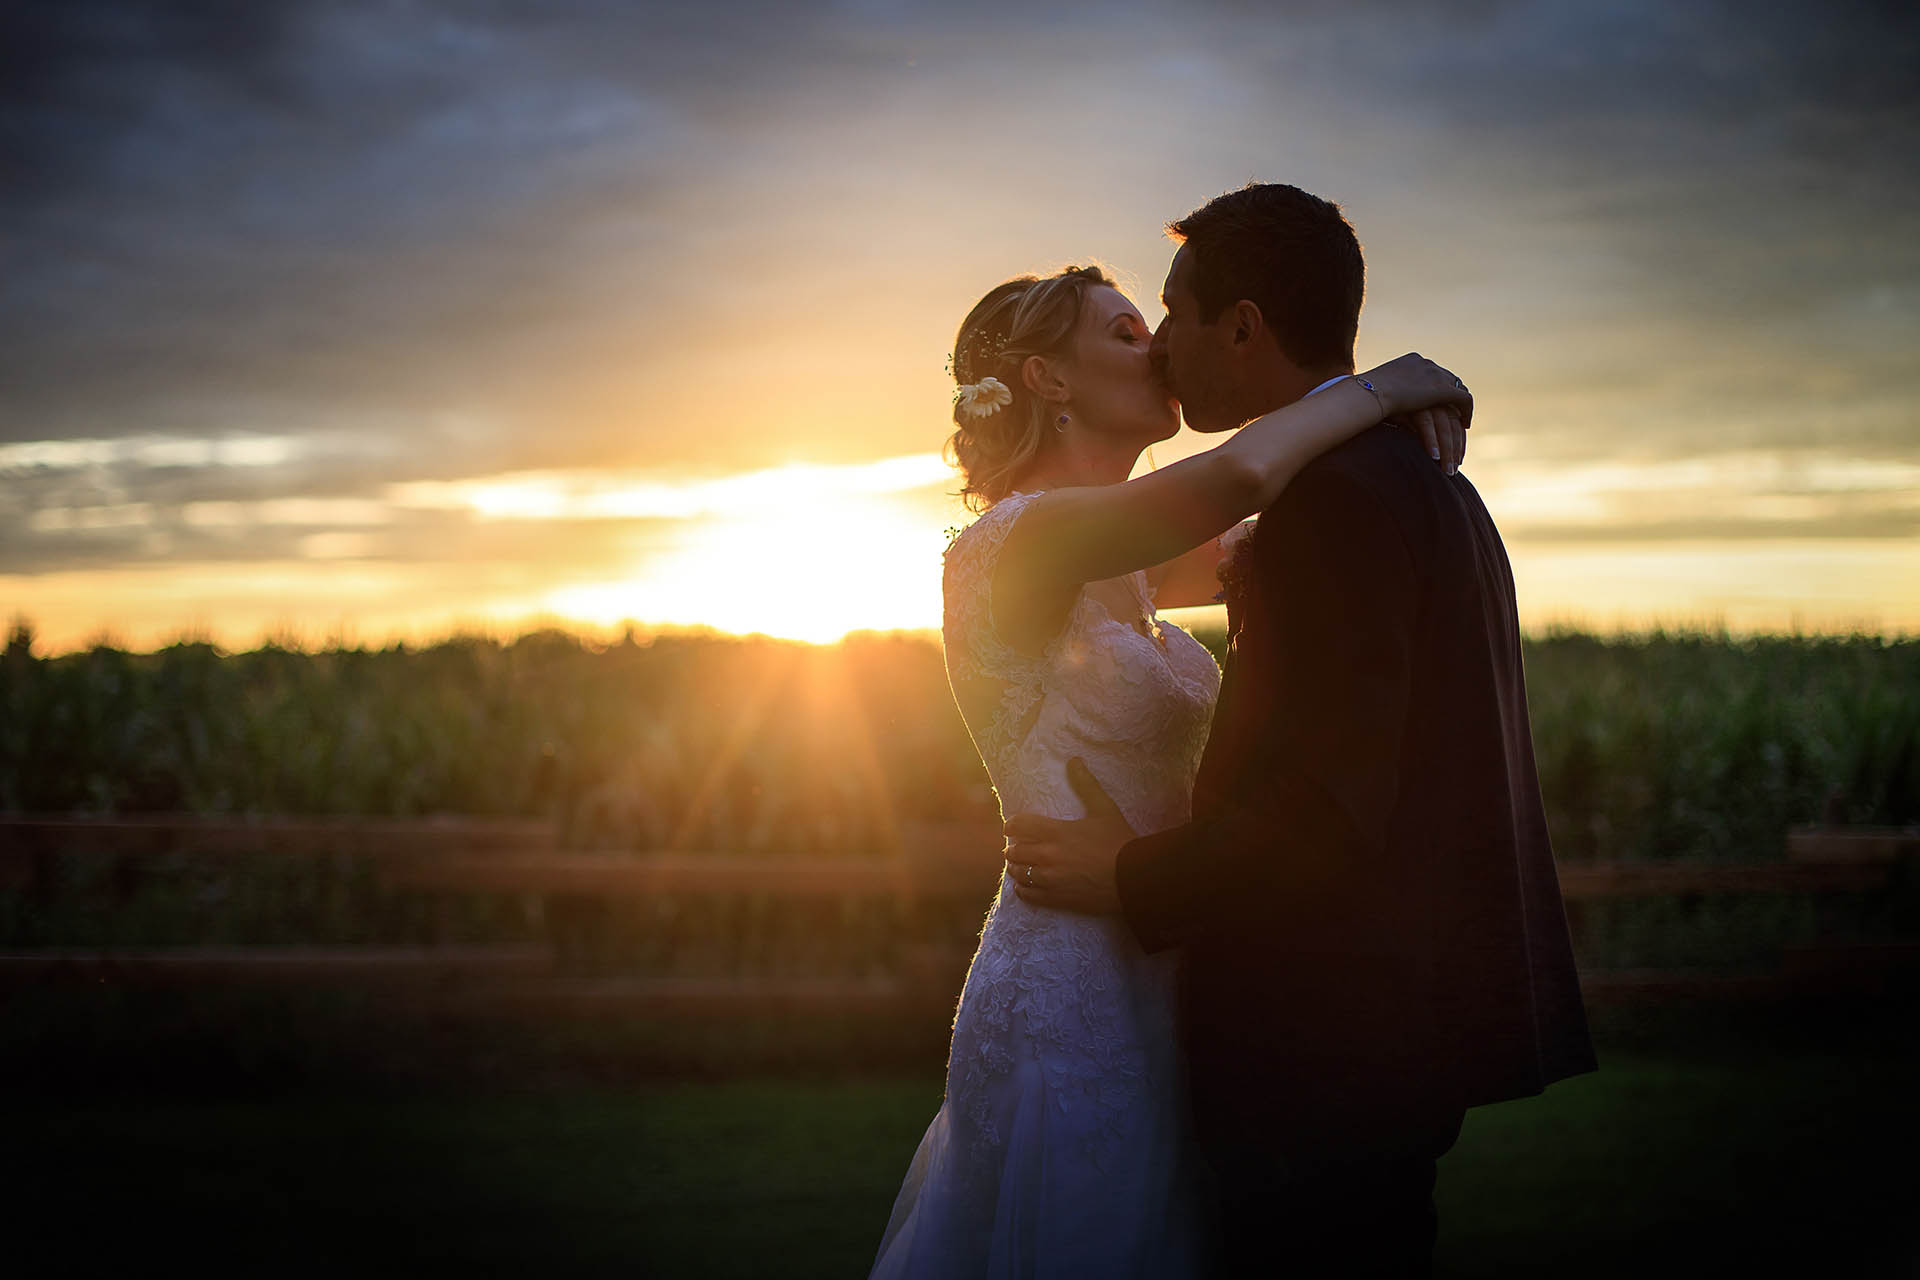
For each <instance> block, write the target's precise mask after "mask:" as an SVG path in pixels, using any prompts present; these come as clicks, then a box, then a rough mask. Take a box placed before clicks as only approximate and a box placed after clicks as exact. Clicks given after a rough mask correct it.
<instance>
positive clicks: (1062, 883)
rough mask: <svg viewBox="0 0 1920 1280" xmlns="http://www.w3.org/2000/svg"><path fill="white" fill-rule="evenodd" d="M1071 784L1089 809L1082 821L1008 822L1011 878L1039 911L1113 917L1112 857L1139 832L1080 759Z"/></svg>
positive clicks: (1023, 816)
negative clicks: (1043, 908)
mask: <svg viewBox="0 0 1920 1280" xmlns="http://www.w3.org/2000/svg"><path fill="white" fill-rule="evenodd" d="M1067 781H1068V782H1070V783H1072V784H1073V789H1074V791H1075V792H1077V793H1078V794H1079V796H1080V800H1081V802H1082V803H1083V804H1084V805H1085V806H1086V810H1087V816H1086V817H1084V818H1079V819H1064V818H1049V817H1045V816H1042V815H1041V814H1037V813H1016V814H1014V815H1013V816H1012V817H1011V818H1008V819H1007V821H1006V837H1007V873H1008V874H1009V875H1010V876H1012V877H1013V880H1014V883H1015V884H1016V885H1018V886H1019V892H1020V898H1021V900H1022V901H1024V902H1028V903H1031V904H1032V905H1034V906H1037V907H1052V908H1055V909H1057V910H1061V911H1078V912H1082V913H1084V914H1088V915H1115V914H1118V913H1119V910H1120V896H1119V893H1118V891H1117V890H1116V888H1115V887H1114V877H1113V864H1114V857H1115V855H1117V854H1118V853H1119V852H1120V847H1121V846H1122V845H1124V844H1126V842H1127V841H1129V840H1131V839H1133V838H1134V836H1135V835H1137V834H1138V832H1136V831H1134V829H1133V828H1132V827H1131V826H1130V825H1128V823H1127V819H1126V815H1124V814H1123V813H1121V812H1120V806H1119V805H1117V804H1115V803H1114V802H1113V799H1112V797H1111V796H1109V795H1108V794H1107V793H1106V790H1105V789H1104V788H1103V787H1101V785H1100V780H1099V779H1098V778H1096V777H1094V776H1093V771H1092V770H1091V769H1089V768H1088V767H1087V765H1086V762H1085V761H1083V760H1081V759H1080V758H1079V757H1078V756H1076V757H1074V758H1073V759H1072V760H1069V761H1068V762H1067Z"/></svg>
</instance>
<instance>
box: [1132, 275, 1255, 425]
mask: <svg viewBox="0 0 1920 1280" xmlns="http://www.w3.org/2000/svg"><path fill="white" fill-rule="evenodd" d="M1160 301H1161V304H1162V305H1163V306H1165V307H1166V309H1167V318H1166V319H1165V320H1162V321H1161V322H1160V327H1159V328H1158V329H1155V330H1154V331H1153V346H1152V349H1151V351H1152V356H1153V362H1154V367H1155V368H1156V369H1157V370H1158V371H1159V374H1160V377H1161V380H1162V381H1164V382H1165V383H1166V384H1167V386H1168V388H1169V389H1171V390H1172V392H1173V394H1174V397H1175V398H1176V399H1178V400H1179V401H1180V412H1181V415H1182V416H1183V417H1185V418H1186V420H1187V425H1188V426H1189V427H1192V428H1193V429H1194V430H1195V431H1231V430H1232V429H1233V428H1235V427H1238V426H1240V425H1242V424H1243V423H1245V422H1246V421H1247V418H1248V417H1249V416H1250V415H1246V414H1242V413H1240V412H1239V410H1238V409H1237V408H1236V406H1237V405H1238V404H1239V403H1240V401H1241V399H1242V398H1243V397H1241V396H1239V395H1238V394H1236V382H1235V374H1236V371H1237V367H1238V365H1237V362H1236V361H1234V360H1233V359H1232V358H1231V357H1232V355H1233V326H1234V320H1233V308H1232V307H1223V308H1221V310H1220V314H1219V315H1217V316H1215V317H1214V319H1213V323H1211V324H1208V323H1204V322H1202V321H1201V319H1200V300H1199V299H1198V298H1197V297H1195V296H1194V291H1193V254H1192V252H1191V251H1190V250H1189V249H1188V248H1187V247H1186V246H1185V245H1182V246H1181V247H1180V251H1179V252H1178V253H1176V254H1174V255H1173V265H1172V266H1171V267H1170V268H1168V270H1167V282H1166V284H1165V285H1163V286H1162V287H1161V290H1160Z"/></svg>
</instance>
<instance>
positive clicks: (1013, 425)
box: [947, 266, 1113, 511]
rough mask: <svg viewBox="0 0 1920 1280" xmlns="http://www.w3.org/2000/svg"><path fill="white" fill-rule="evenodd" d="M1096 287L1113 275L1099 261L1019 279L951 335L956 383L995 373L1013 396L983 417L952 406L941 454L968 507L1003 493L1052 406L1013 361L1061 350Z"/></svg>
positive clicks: (1048, 426) (1032, 449) (980, 507)
mask: <svg viewBox="0 0 1920 1280" xmlns="http://www.w3.org/2000/svg"><path fill="white" fill-rule="evenodd" d="M1099 285H1107V286H1109V287H1111V286H1112V285H1113V280H1112V279H1111V278H1110V277H1109V276H1108V275H1107V273H1106V272H1105V271H1104V270H1103V269H1101V268H1100V267H1098V266H1086V267H1067V268H1064V269H1063V270H1061V271H1060V272H1059V273H1058V274H1056V275H1051V276H1046V277H1041V276H1020V277H1019V278H1017V279H1014V280H1009V281H1007V282H1006V283H1005V284H1001V285H995V286H994V287H993V288H992V289H990V290H988V291H987V296H986V297H984V298H982V299H980V301H979V302H976V303H975V304H974V306H973V310H971V311H969V312H967V318H966V319H965V320H962V321H961V322H960V332H959V333H958V334H956V335H955V336H954V340H953V378H954V382H955V384H956V385H957V386H961V387H965V386H971V385H974V384H976V383H978V382H979V381H980V380H981V379H982V378H997V379H998V380H999V381H1000V382H1001V383H1002V384H1003V385H1004V386H1006V388H1007V389H1008V390H1009V391H1010V392H1011V393H1012V395H1013V400H1012V402H1011V403H1009V404H1006V405H1002V406H1001V407H1000V408H999V409H997V410H995V411H994V412H992V413H989V414H987V415H986V416H984V417H976V416H974V415H973V414H970V413H969V412H968V411H967V409H966V405H965V402H964V400H956V401H955V403H954V406H953V421H954V425H955V427H957V428H958V429H957V430H956V431H955V432H954V433H953V435H952V437H951V438H950V439H949V440H948V441H947V452H948V454H949V455H950V457H951V459H952V461H953V463H954V465H956V466H958V467H959V468H960V474H961V477H962V480H963V483H962V485H961V489H960V496H961V498H962V500H963V501H965V503H966V504H967V507H968V509H969V510H973V511H984V510H986V509H987V508H988V507H990V506H992V505H993V504H994V503H996V502H998V501H1000V499H1002V498H1004V497H1006V496H1007V494H1009V493H1010V492H1012V491H1013V481H1014V477H1016V476H1017V475H1019V474H1020V471H1021V469H1022V468H1024V467H1025V466H1026V465H1027V464H1028V463H1029V462H1031V461H1033V459H1034V456H1035V455H1036V454H1038V453H1039V452H1040V446H1041V444H1042V443H1043V442H1044V441H1045V440H1046V438H1047V432H1048V431H1050V430H1052V429H1053V421H1052V415H1053V412H1054V410H1053V408H1052V407H1051V406H1050V405H1049V404H1048V403H1047V401H1045V400H1042V399H1041V398H1040V397H1039V396H1036V395H1034V394H1033V393H1032V392H1031V391H1029V390H1027V386H1026V383H1025V381H1024V380H1023V379H1022V378H1021V376H1020V366H1021V364H1023V363H1024V362H1025V361H1026V359H1027V357H1028V356H1047V355H1063V354H1065V353H1066V351H1067V349H1068V348H1069V347H1070V346H1071V345H1072V342H1073V333H1074V329H1075V327H1076V326H1078V324H1079V323H1080V309H1081V307H1082V305H1084V303H1085V301H1086V297H1087V291H1088V290H1090V289H1092V288H1094V287H1096V286H1099Z"/></svg>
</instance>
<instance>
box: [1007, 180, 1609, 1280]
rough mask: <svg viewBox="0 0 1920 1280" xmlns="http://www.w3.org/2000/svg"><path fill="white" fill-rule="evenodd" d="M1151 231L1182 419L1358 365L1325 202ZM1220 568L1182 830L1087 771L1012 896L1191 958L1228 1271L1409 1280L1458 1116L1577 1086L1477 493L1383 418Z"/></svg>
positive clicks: (1229, 424)
mask: <svg viewBox="0 0 1920 1280" xmlns="http://www.w3.org/2000/svg"><path fill="white" fill-rule="evenodd" d="M1169 231H1170V233H1171V235H1172V236H1173V238H1174V239H1175V240H1177V241H1179V242H1180V246H1181V247H1180V249H1179V251H1178V252H1177V253H1176V254H1175V255H1174V259H1173V265H1172V268H1171V270H1170V271H1169V272H1168V274H1167V280H1166V285H1165V289H1164V293H1163V301H1164V302H1165V304H1166V308H1167V318H1166V320H1165V321H1164V322H1163V323H1162V324H1161V326H1160V328H1159V330H1158V331H1157V332H1156V333H1155V334H1154V338H1153V353H1154V356H1155V360H1156V363H1157V364H1158V365H1159V366H1160V368H1161V369H1162V370H1163V371H1164V375H1165V377H1166V379H1167V381H1168V383H1169V385H1170V387H1171V388H1172V390H1173V392H1174V394H1175V395H1177V396H1178V397H1179V400H1180V403H1181V406H1182V410H1183V412H1184V414H1185V417H1186V421H1187V424H1188V425H1189V426H1191V427H1192V428H1194V429H1195V430H1196V431H1207V432H1215V431H1228V430H1232V429H1234V428H1237V427H1239V426H1241V425H1242V424H1244V423H1246V422H1248V421H1250V420H1251V419H1253V418H1255V417H1257V416H1259V415H1261V414H1263V413H1266V412H1269V411H1271V410H1273V409H1276V408H1278V407H1280V406H1281V405H1285V404H1288V403H1291V402H1292V401H1294V400H1297V399H1299V398H1301V397H1302V396H1304V395H1308V394H1311V393H1312V392H1313V391H1315V390H1318V389H1319V387H1320V386H1322V385H1324V384H1325V383H1327V382H1328V381H1331V380H1335V379H1337V378H1339V377H1340V376H1342V375H1347V374H1351V373H1352V372H1353V340H1354V331H1355V329H1356V327H1357V325H1358V322H1359V315H1360V301H1361V295H1362V292H1363V281H1364V268H1363V265H1362V260H1361V254H1360V245H1359V243H1358V241H1357V240H1356V239H1355V237H1354V233H1353V228H1352V227H1350V226H1349V225H1348V224H1347V221H1346V219H1345V218H1344V217H1342V216H1341V213H1340V210H1339V209H1338V208H1337V207H1336V206H1334V205H1332V204H1330V203H1328V202H1327V201H1324V200H1321V199H1319V198H1317V197H1315V196H1312V195H1309V194H1307V193H1306V192H1304V191H1301V190H1299V189H1298V188H1295V187H1290V186H1284V185H1278V184H1271V185H1257V186H1249V187H1246V188H1244V189H1242V190H1239V191H1233V192H1229V193H1228V194H1226V195H1223V196H1220V197H1219V198H1218V199H1215V200H1213V201H1211V202H1209V203H1208V204H1207V205H1206V206H1205V207H1204V208H1201V209H1199V210H1196V211H1195V212H1194V213H1192V214H1190V215H1188V216H1187V217H1186V218H1184V219H1182V220H1181V221H1179V222H1176V223H1174V224H1173V225H1172V227H1170V228H1169ZM1223 577H1224V578H1225V579H1226V580H1227V582H1228V589H1229V598H1228V613H1229V632H1230V641H1229V652H1228V657H1227V663H1226V674H1225V677H1224V681H1223V684H1222V687H1221V691H1220V700H1219V703H1218V706H1217V708H1216V711H1215V714H1214V720H1213V730H1212V737H1211V738H1210V739H1209V741H1208V743H1207V750H1206V755H1205V757H1204V758H1203V759H1202V761H1201V764H1200V774H1199V778H1198V781H1197V783H1196V786H1195V790H1194V800H1193V820H1192V821H1191V822H1189V823H1187V824H1186V825H1184V826H1180V827H1175V828H1173V829H1171V830H1168V831H1159V832H1153V833H1149V834H1146V835H1141V836H1138V837H1137V838H1136V836H1135V833H1134V832H1133V831H1132V830H1131V829H1129V828H1128V826H1127V824H1126V821H1125V819H1124V818H1122V817H1121V816H1120V814H1119V811H1118V810H1117V809H1116V808H1115V807H1114V805H1113V803H1112V802H1111V801H1110V800H1109V799H1108V798H1107V797H1106V794H1105V793H1104V792H1103V791H1101V790H1100V788H1099V784H1098V782H1097V780H1095V779H1094V778H1093V777H1092V775H1091V774H1090V773H1089V772H1088V771H1087V769H1086V768H1085V766H1084V765H1082V764H1081V763H1080V762H1079V761H1075V762H1074V763H1073V766H1072V769H1071V772H1072V773H1073V774H1074V775H1075V776H1074V783H1075V786H1076V788H1077V789H1078V790H1079V791H1080V794H1081V795H1082V797H1083V798H1084V799H1085V800H1086V802H1087V812H1088V816H1087V817H1086V818H1085V819H1083V820H1081V821H1077V822H1060V821H1054V820H1051V819H1046V818H1041V817H1037V816H1035V815H1031V814H1021V815H1017V816H1015V817H1014V818H1012V819H1011V820H1009V821H1008V823H1007V835H1008V838H1009V855H1008V862H1009V863H1010V865H1011V866H1012V867H1013V868H1014V869H1015V880H1016V882H1020V883H1023V884H1024V883H1025V882H1026V881H1027V880H1028V879H1029V878H1030V879H1031V880H1032V883H1033V887H1031V888H1026V887H1023V888H1022V889H1021V890H1020V893H1021V896H1022V897H1023V898H1026V899H1027V900H1029V901H1031V902H1034V903H1036V904H1039V905H1043V906H1050V907H1060V908H1064V909H1068V910H1079V911H1090V912H1115V911H1117V912H1119V913H1120V914H1121V915H1122V916H1123V917H1124V918H1125V920H1126V923H1127V924H1128V926H1129V927H1130V928H1131V929H1132V931H1133V933H1134V935H1135V936H1136V937H1137V938H1138V939H1139V941H1140V943H1141V945H1142V946H1143V947H1145V948H1146V949H1147V950H1148V951H1160V950H1162V949H1165V948H1168V947H1180V948H1182V949H1183V951H1184V961H1185V964H1184V974H1185V984H1184V997H1185V1019H1186V1023H1185V1034H1186V1041H1187V1050H1188V1062H1189V1070H1190V1078H1191V1087H1192V1093H1193V1108H1194V1115H1195V1120H1196V1123H1197V1125H1198V1128H1199V1134H1200V1139H1201V1142H1202V1145H1203V1147H1204V1149H1205V1151H1206V1153H1207V1156H1208V1160H1209V1163H1210V1164H1211V1165H1212V1166H1213V1170H1214V1173H1215V1175H1216V1177H1217V1182H1218V1188H1219V1192H1220V1198H1221V1207H1222V1221H1223V1234H1224V1241H1225V1248H1226V1251H1227V1258H1226V1265H1225V1268H1224V1271H1223V1274H1226V1275H1231V1276H1254V1275H1262V1274H1267V1273H1270V1272H1272V1273H1286V1274H1290V1275H1299V1276H1312V1277H1321V1276H1357V1275H1367V1276H1373V1275H1395V1276H1399V1275H1424V1274H1426V1273H1427V1272H1428V1271H1429V1269H1430V1266H1431V1262H1430V1259H1431V1255H1432V1248H1433V1241H1434V1233H1435V1217H1434V1210H1433V1184H1434V1170H1435V1162H1436V1161H1437V1160H1438V1158H1439V1157H1440V1156H1441V1155H1442V1154H1444V1153H1445V1152H1446V1151H1447V1149H1448V1148H1449V1147H1451V1146H1452V1145H1453V1142H1454V1140H1455V1138H1456V1137H1457V1136H1458V1134H1459V1131H1460V1124H1461V1119H1462V1116H1463V1114H1464V1112H1465V1110H1466V1108H1468V1107H1471V1106H1476V1105H1478V1104H1481V1103H1487V1102H1497V1101H1499V1100H1501V1099H1505V1098H1517V1097H1521V1096H1524V1095H1528V1094H1534V1093H1538V1092H1540V1090H1542V1089H1543V1088H1545V1087H1546V1086H1547V1085H1548V1084H1550V1083H1552V1082H1553V1081H1555V1080H1559V1079H1562V1078H1564V1077H1566V1076H1570V1075H1575V1074H1578V1073H1580V1072H1584V1071H1590V1070H1592V1069H1593V1068H1594V1057H1593V1048H1592V1045H1591V1042H1590V1041H1589V1039H1588V1035H1587V1025H1586V1014H1585V1011H1584V1008H1583V1006H1582V1004H1581V999H1580V987H1579V983H1578V980H1577V978H1576V975H1575V973H1574V967H1573V955H1572V950H1571V947H1570V945H1569V941H1568V936H1567V923H1566V916H1565V912H1564V910H1563V908H1562V906H1561V901H1560V889H1559V882H1558V879H1557V878H1556V876H1555V874H1554V864H1553V852H1552V849H1551V848H1550V847H1549V845H1548V841H1547V824H1546V816H1545V814H1544V812H1543V811H1542V808H1541V803H1540V788H1539V782H1538V779H1537V777H1536V775H1535V772H1534V762H1533V742H1532V738H1531V735H1530V732H1529V729H1528V724H1527V697H1526V687H1525V682H1524V680H1523V678H1522V675H1521V669H1520V632H1519V625H1518V622H1517V619H1516V616H1515V609H1514V596H1513V578H1512V574H1511V572H1510V571H1509V569H1508V565H1507V557H1506V552H1505V549H1504V548H1503V547H1502V545H1501V542H1500V536H1499V534H1498V533H1497V532H1496V531H1495V529H1494V526H1493V521H1492V519H1491V518H1489V516H1488V515H1487V509H1486V507H1485V506H1484V505H1482V503H1481V501H1480V496H1479V494H1478V493H1477V492H1475V490H1474V488H1473V486H1472V485H1471V484H1470V483H1468V481H1467V479H1466V477H1464V476H1462V475H1459V474H1453V475H1448V474H1445V473H1444V472H1443V471H1442V469H1441V468H1439V467H1437V466H1435V465H1434V464H1433V462H1432V461H1431V460H1430V459H1429V457H1428V456H1427V454H1426V453H1425V452H1424V451H1423V450H1422V448H1421V447H1420V445H1419V444H1417V443H1416V442H1415V439H1414V437H1413V436H1411V435H1410V434H1408V433H1407V432H1405V431H1401V430H1399V429H1397V428H1394V427H1390V426H1380V427H1375V428H1374V429H1372V430H1371V431H1368V432H1365V433H1363V434H1361V435H1360V436H1358V437H1356V438H1355V439H1354V440H1352V441H1350V442H1349V443H1347V444H1345V445H1342V446H1340V447H1338V448H1336V449H1334V450H1332V451H1331V452H1329V453H1328V454H1326V455H1324V456H1323V457H1321V458H1320V459H1318V460H1317V461H1315V462H1313V463H1312V464H1310V465H1309V466H1308V467H1307V468H1306V469H1305V470H1303V471H1302V472H1301V473H1300V475H1299V476H1298V477H1297V478H1296V479H1295V480H1294V481H1293V483H1292V484H1291V485H1289V486H1288V488H1287V490H1286V492H1285V493H1284V494H1283V495H1282V496H1281V498H1280V499H1279V501H1278V502H1276V503H1274V505H1273V506H1272V507H1270V508H1268V509H1267V511H1266V512H1264V513H1263V514H1262V515H1261V517H1260V521H1259V524H1258V526H1257V528H1256V530H1255V532H1254V533H1253V534H1252V535H1251V536H1250V537H1249V538H1247V539H1246V540H1245V541H1244V542H1243V543H1242V545H1241V546H1240V547H1239V548H1238V549H1237V551H1236V555H1235V563H1234V564H1232V565H1231V566H1229V569H1228V572H1227V573H1225V574H1223ZM1029 866H1031V867H1032V868H1033V870H1032V871H1031V872H1028V871H1027V868H1028V867H1029Z"/></svg>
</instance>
